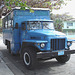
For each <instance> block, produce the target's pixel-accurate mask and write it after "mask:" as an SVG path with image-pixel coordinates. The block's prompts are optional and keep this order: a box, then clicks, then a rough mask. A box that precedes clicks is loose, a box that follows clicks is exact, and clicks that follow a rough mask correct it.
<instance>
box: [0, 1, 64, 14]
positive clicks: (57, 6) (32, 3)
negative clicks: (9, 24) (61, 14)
mask: <svg viewBox="0 0 75 75" xmlns="http://www.w3.org/2000/svg"><path fill="white" fill-rule="evenodd" d="M2 2H3V5H4V6H3V7H2V8H0V10H1V11H0V14H2V11H3V8H4V10H6V13H8V12H9V11H8V9H9V10H11V8H14V7H15V6H19V7H21V9H22V10H25V8H26V7H27V8H29V9H30V12H33V10H32V9H31V8H30V7H35V8H36V7H38V8H39V7H42V8H46V7H47V8H50V9H51V10H52V9H60V7H61V5H62V4H65V3H64V0H0V7H1V6H2ZM7 8H8V9H7Z"/></svg>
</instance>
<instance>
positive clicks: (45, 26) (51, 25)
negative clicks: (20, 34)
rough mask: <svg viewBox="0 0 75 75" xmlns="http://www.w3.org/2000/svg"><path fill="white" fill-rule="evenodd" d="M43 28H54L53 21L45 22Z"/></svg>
mask: <svg viewBox="0 0 75 75" xmlns="http://www.w3.org/2000/svg"><path fill="white" fill-rule="evenodd" d="M43 29H54V25H53V22H43Z"/></svg>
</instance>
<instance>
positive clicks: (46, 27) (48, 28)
mask: <svg viewBox="0 0 75 75" xmlns="http://www.w3.org/2000/svg"><path fill="white" fill-rule="evenodd" d="M45 27H46V28H48V27H47V26H45ZM48 29H50V28H48ZM50 30H53V29H50Z"/></svg>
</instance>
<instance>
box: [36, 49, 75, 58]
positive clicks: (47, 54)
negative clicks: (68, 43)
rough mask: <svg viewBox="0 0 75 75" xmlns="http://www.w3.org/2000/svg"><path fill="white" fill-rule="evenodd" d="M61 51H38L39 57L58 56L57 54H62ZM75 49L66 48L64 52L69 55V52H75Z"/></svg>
mask: <svg viewBox="0 0 75 75" xmlns="http://www.w3.org/2000/svg"><path fill="white" fill-rule="evenodd" d="M59 52H60V51H54V52H38V53H37V58H46V57H50V58H52V57H57V56H61V55H59V54H58V53H59ZM74 53H75V50H64V54H63V55H67V54H74Z"/></svg>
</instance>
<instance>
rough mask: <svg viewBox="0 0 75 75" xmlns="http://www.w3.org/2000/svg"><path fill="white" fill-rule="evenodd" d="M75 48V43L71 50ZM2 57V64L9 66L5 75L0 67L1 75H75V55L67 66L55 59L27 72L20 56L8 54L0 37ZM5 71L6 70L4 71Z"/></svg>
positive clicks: (41, 62) (39, 64) (0, 53)
mask: <svg viewBox="0 0 75 75" xmlns="http://www.w3.org/2000/svg"><path fill="white" fill-rule="evenodd" d="M74 48H75V43H73V45H72V46H71V49H74ZM0 57H1V58H2V59H1V60H2V62H4V63H5V65H7V67H8V70H7V71H6V73H5V72H4V73H5V74H1V72H2V71H3V70H4V69H5V68H3V70H2V69H1V68H2V67H0V75H13V74H14V75H64V74H65V75H75V55H71V59H70V60H69V61H68V62H67V63H66V64H60V63H58V62H57V61H56V60H55V59H52V60H46V61H40V62H38V64H37V67H36V69H35V70H27V69H26V68H25V66H24V63H23V61H22V60H21V59H20V57H19V55H17V56H12V55H11V54H9V53H8V50H7V49H6V46H5V45H3V43H2V38H1V37H0ZM4 71H5V70H4ZM9 71H10V73H11V74H7V73H9Z"/></svg>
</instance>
